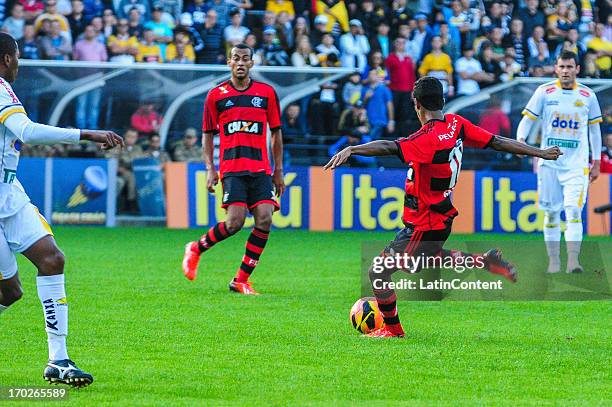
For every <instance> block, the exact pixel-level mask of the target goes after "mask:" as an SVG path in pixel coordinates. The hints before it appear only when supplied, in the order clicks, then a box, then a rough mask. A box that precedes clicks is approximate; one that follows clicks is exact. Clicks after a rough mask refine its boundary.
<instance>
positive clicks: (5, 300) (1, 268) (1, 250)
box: [0, 225, 23, 314]
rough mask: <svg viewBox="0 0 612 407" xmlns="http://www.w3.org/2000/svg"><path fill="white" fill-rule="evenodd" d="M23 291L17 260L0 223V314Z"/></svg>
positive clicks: (18, 297)
mask: <svg viewBox="0 0 612 407" xmlns="http://www.w3.org/2000/svg"><path fill="white" fill-rule="evenodd" d="M22 295H23V291H21V282H20V281H19V275H18V274H17V260H16V259H15V255H14V254H13V252H12V251H11V249H10V247H9V245H8V242H7V241H6V238H5V236H4V230H3V228H2V226H1V225H0V314H2V312H4V311H6V309H8V307H9V306H11V305H13V304H14V303H15V302H17V301H19V299H20V298H21V296H22Z"/></svg>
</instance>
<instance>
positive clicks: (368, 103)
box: [361, 69, 395, 140]
mask: <svg viewBox="0 0 612 407" xmlns="http://www.w3.org/2000/svg"><path fill="white" fill-rule="evenodd" d="M361 99H362V101H363V105H364V106H365V109H366V112H367V114H368V121H369V123H370V129H371V131H370V136H371V137H372V139H374V140H377V139H380V138H381V137H382V136H383V134H384V132H385V129H386V130H387V132H388V133H389V134H392V133H393V132H394V131H395V117H394V110H393V95H392V93H391V90H389V88H388V87H387V85H385V84H384V78H383V77H381V76H380V75H379V74H378V72H377V71H376V70H375V69H372V70H371V71H370V73H369V75H368V83H367V84H366V85H365V86H364V87H363V89H362V91H361Z"/></svg>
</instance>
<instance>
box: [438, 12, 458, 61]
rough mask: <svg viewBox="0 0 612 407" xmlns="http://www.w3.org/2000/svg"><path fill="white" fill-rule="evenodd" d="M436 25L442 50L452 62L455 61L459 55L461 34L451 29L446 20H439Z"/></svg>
mask: <svg viewBox="0 0 612 407" xmlns="http://www.w3.org/2000/svg"><path fill="white" fill-rule="evenodd" d="M438 27H439V29H438V33H437V35H439V36H440V39H441V40H442V52H444V53H445V54H448V55H449V56H450V57H451V60H452V61H453V62H455V61H457V59H459V58H460V57H461V52H460V49H461V48H460V44H461V36H460V35H459V31H457V30H455V29H453V30H451V28H450V25H449V24H448V23H447V22H446V21H441V22H440V23H439V25H438ZM453 32H454V34H453Z"/></svg>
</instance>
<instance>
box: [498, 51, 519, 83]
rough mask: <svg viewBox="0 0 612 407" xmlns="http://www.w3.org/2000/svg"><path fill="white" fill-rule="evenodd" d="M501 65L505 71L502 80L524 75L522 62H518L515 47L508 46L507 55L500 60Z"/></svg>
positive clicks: (506, 80) (501, 76)
mask: <svg viewBox="0 0 612 407" xmlns="http://www.w3.org/2000/svg"><path fill="white" fill-rule="evenodd" d="M499 67H500V68H501V70H502V71H503V73H502V74H501V75H500V80H501V81H502V82H508V81H511V80H512V79H514V78H515V77H517V76H522V75H523V71H522V68H521V64H519V63H518V62H516V59H515V58H514V48H508V49H507V50H506V55H505V56H504V59H503V60H502V61H500V63H499Z"/></svg>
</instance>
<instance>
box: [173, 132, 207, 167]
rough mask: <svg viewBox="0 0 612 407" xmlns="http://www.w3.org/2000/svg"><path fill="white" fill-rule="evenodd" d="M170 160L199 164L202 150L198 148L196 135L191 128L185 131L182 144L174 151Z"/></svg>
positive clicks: (201, 159)
mask: <svg viewBox="0 0 612 407" xmlns="http://www.w3.org/2000/svg"><path fill="white" fill-rule="evenodd" d="M172 159H173V160H174V161H179V162H200V161H203V158H202V148H201V147H200V146H198V133H197V131H196V129H194V128H193V127H189V128H187V129H186V130H185V135H184V137H183V142H182V143H180V144H179V145H178V146H176V148H175V149H174V152H173V153H172Z"/></svg>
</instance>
